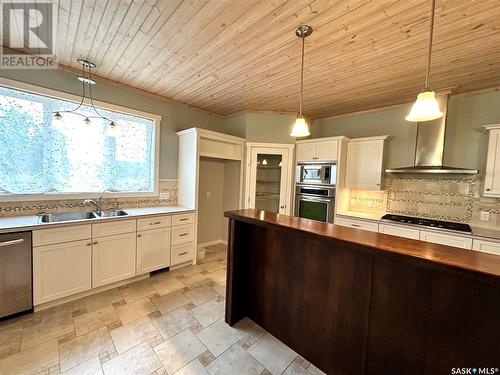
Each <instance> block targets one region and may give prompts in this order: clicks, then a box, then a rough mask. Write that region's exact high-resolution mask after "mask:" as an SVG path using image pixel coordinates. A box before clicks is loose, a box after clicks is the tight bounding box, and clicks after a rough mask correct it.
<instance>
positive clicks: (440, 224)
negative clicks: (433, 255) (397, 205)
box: [382, 214, 472, 234]
mask: <svg viewBox="0 0 500 375" xmlns="http://www.w3.org/2000/svg"><path fill="white" fill-rule="evenodd" d="M382 220H389V221H396V222H398V223H404V224H415V225H422V226H425V227H432V228H439V229H447V230H456V231H458V232H464V233H470V234H472V229H471V227H470V226H469V225H468V224H462V223H453V222H451V221H440V220H432V219H422V218H419V217H411V216H403V215H392V214H387V215H384V216H382Z"/></svg>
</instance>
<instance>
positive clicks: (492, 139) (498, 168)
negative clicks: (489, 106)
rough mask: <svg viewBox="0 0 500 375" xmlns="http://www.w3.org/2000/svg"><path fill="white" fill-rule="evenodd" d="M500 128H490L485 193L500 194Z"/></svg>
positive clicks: (495, 195)
mask: <svg viewBox="0 0 500 375" xmlns="http://www.w3.org/2000/svg"><path fill="white" fill-rule="evenodd" d="M499 138H500V130H490V135H489V141H488V158H487V161H486V173H485V176H484V195H485V196H494V197H497V196H500V149H499V148H500V142H499Z"/></svg>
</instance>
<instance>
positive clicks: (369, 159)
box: [345, 136, 387, 190]
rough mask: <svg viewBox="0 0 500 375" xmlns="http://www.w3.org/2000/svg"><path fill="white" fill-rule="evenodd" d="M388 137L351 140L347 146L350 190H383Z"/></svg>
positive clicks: (347, 182) (347, 180)
mask: <svg viewBox="0 0 500 375" xmlns="http://www.w3.org/2000/svg"><path fill="white" fill-rule="evenodd" d="M386 138H387V136H381V137H366V138H355V139H350V140H349V143H348V144H347V163H346V180H345V184H346V187H348V188H353V189H366V190H381V185H382V173H383V160H384V142H385V139H386Z"/></svg>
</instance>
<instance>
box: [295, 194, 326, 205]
mask: <svg viewBox="0 0 500 375" xmlns="http://www.w3.org/2000/svg"><path fill="white" fill-rule="evenodd" d="M296 198H297V199H300V200H301V201H307V202H323V203H332V201H333V200H335V198H334V197H331V198H330V199H326V198H319V197H318V198H317V197H312V196H307V195H302V194H297V195H296Z"/></svg>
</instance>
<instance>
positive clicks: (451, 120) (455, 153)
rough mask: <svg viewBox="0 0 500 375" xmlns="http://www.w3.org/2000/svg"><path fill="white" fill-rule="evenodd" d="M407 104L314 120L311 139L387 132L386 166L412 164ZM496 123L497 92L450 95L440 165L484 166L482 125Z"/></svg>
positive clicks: (498, 114) (499, 111) (411, 130)
mask: <svg viewBox="0 0 500 375" xmlns="http://www.w3.org/2000/svg"><path fill="white" fill-rule="evenodd" d="M409 108H410V105H408V106H406V107H405V106H403V107H398V108H393V109H386V110H380V111H377V112H371V113H365V114H354V115H351V116H343V117H337V118H331V119H323V120H316V121H314V122H313V125H312V136H313V138H318V137H327V136H336V135H345V136H347V137H351V138H355V137H366V136H374V135H385V134H387V135H390V136H391V138H390V139H389V140H388V142H387V148H386V153H387V159H386V163H387V167H391V168H392V167H404V166H408V165H411V164H412V163H413V155H414V151H415V137H416V126H415V124H413V123H410V122H407V121H405V119H404V118H405V116H406V114H407V113H408V111H409ZM495 123H500V92H498V91H497V92H491V93H485V94H478V95H470V96H461V97H453V96H451V97H450V100H449V103H448V120H447V127H446V141H445V155H444V164H446V165H449V166H454V167H463V168H478V169H480V170H481V171H484V168H485V165H486V152H487V142H488V137H487V133H486V132H485V131H484V129H483V128H482V126H483V125H486V124H495Z"/></svg>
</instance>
